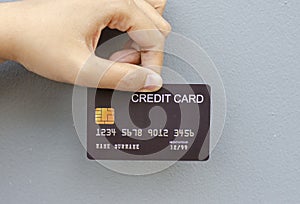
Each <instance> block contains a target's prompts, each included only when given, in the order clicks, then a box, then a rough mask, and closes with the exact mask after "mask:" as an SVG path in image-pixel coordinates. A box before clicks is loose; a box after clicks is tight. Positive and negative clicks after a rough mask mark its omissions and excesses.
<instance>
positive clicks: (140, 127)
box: [87, 84, 211, 161]
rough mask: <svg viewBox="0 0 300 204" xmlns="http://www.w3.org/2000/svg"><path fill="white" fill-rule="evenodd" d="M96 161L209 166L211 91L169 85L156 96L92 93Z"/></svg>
mask: <svg viewBox="0 0 300 204" xmlns="http://www.w3.org/2000/svg"><path fill="white" fill-rule="evenodd" d="M87 102H88V107H87V156H88V158H89V159H91V160H158V161H168V160H169V161H174V160H175V161H177V160H178V161H179V160H180V161H205V160H208V158H209V129H210V102H211V97H210V87H209V86H208V85H205V84H166V85H164V86H163V88H162V89H160V90H159V91H157V92H154V93H131V92H121V91H113V90H106V89H88V100H87Z"/></svg>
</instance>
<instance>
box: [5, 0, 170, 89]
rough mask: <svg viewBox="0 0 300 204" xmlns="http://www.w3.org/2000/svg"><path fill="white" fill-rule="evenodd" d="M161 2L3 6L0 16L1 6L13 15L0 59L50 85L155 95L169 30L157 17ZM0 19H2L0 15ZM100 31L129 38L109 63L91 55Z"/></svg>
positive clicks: (48, 0) (30, 1)
mask: <svg viewBox="0 0 300 204" xmlns="http://www.w3.org/2000/svg"><path fill="white" fill-rule="evenodd" d="M165 3H166V2H165V1H164V0H86V1H82V0H54V1H53V0H43V1H40V0H26V1H20V2H13V3H3V4H0V13H1V12H2V10H1V7H6V9H5V12H6V13H7V12H10V13H13V14H14V15H8V16H11V17H10V18H8V23H7V25H10V26H9V29H10V30H11V32H9V36H10V41H7V42H10V43H9V44H8V46H6V48H5V51H6V55H5V56H4V55H1V53H3V52H4V51H3V48H2V52H1V49H0V58H4V59H12V60H16V61H18V62H20V63H21V64H23V65H24V66H25V67H26V68H27V69H28V70H30V71H32V72H34V73H36V74H39V75H41V76H44V77H46V78H49V79H52V80H55V81H60V82H65V83H72V84H77V85H81V86H87V87H98V88H109V89H119V90H126V91H137V90H139V91H156V90H158V89H159V88H160V87H161V86H162V79H161V77H160V72H161V67H162V64H163V48H164V41H165V37H166V36H167V35H168V33H169V32H170V30H171V27H170V25H169V23H168V22H167V21H166V20H164V19H163V17H162V16H161V15H162V13H163V10H164V7H165ZM4 4H5V6H3V5H4ZM3 11H4V10H3ZM6 16H7V15H6ZM0 17H1V18H5V17H3V16H2V15H1V14H0ZM1 21H2V20H1ZM105 27H109V28H111V29H118V30H120V31H124V32H128V34H129V36H130V38H131V39H132V42H129V43H128V44H127V46H126V48H124V50H121V51H119V52H117V53H115V54H114V55H112V56H111V58H110V60H107V59H102V58H99V57H97V56H95V54H94V52H95V49H96V46H97V42H98V40H99V38H100V35H101V31H102V30H103V29H104V28H105ZM2 33H3V32H2ZM6 34H7V33H6ZM0 43H1V30H0ZM6 45H7V43H6ZM4 47H5V46H4ZM134 48H135V49H134ZM137 49H138V50H137ZM7 53H8V54H7ZM112 60H113V61H116V62H112ZM139 65H140V66H139ZM79 73H80V74H79Z"/></svg>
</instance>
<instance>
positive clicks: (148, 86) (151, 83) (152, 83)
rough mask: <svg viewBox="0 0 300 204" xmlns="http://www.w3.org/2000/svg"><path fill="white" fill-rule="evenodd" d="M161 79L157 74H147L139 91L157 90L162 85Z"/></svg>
mask: <svg viewBox="0 0 300 204" xmlns="http://www.w3.org/2000/svg"><path fill="white" fill-rule="evenodd" d="M162 84H163V80H162V78H161V76H160V75H158V74H149V75H148V76H147V78H146V80H145V85H144V88H143V89H142V90H141V91H157V90H159V89H160V88H161V87H162Z"/></svg>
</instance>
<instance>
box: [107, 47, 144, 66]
mask: <svg viewBox="0 0 300 204" xmlns="http://www.w3.org/2000/svg"><path fill="white" fill-rule="evenodd" d="M109 60H111V61H114V62H121V63H130V64H136V65H140V64H141V54H140V53H139V52H138V51H137V50H135V49H124V50H121V51H118V52H115V53H113V54H112V55H111V56H110V58H109Z"/></svg>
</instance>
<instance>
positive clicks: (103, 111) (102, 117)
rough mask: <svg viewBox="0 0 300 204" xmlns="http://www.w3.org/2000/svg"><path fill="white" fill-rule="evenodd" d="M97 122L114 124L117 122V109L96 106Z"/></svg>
mask: <svg viewBox="0 0 300 204" xmlns="http://www.w3.org/2000/svg"><path fill="white" fill-rule="evenodd" d="M95 123H96V124H97V125H113V124H114V123H115V109H113V108H96V110H95Z"/></svg>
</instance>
